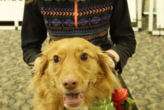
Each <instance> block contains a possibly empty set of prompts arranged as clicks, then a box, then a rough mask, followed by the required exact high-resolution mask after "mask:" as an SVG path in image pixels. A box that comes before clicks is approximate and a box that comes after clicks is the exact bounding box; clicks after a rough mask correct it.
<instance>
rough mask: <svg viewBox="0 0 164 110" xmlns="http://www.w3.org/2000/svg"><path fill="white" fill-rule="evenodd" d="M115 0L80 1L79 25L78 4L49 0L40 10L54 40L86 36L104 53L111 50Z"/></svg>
mask: <svg viewBox="0 0 164 110" xmlns="http://www.w3.org/2000/svg"><path fill="white" fill-rule="evenodd" d="M113 2H114V0H86V1H83V0H80V1H79V2H78V17H77V26H75V18H74V14H75V9H74V7H75V3H74V2H71V0H65V1H57V0H49V1H45V2H43V4H41V7H40V11H41V14H42V15H43V16H44V21H45V25H46V28H47V31H48V33H49V35H50V38H51V39H52V40H59V39H62V38H71V37H82V38H84V39H86V40H89V41H90V42H91V43H93V44H95V45H98V46H100V47H102V48H103V49H104V50H106V49H108V48H110V47H111V45H112V43H111V40H110V39H109V37H108V29H109V26H110V17H111V15H112V11H113V8H114V7H113Z"/></svg>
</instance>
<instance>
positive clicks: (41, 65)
mask: <svg viewBox="0 0 164 110" xmlns="http://www.w3.org/2000/svg"><path fill="white" fill-rule="evenodd" d="M47 66H48V59H47V56H46V55H44V54H41V55H40V56H39V57H38V58H37V59H36V60H35V62H34V67H33V68H32V70H31V71H32V73H33V78H32V81H31V83H30V85H29V88H28V89H29V91H31V90H33V89H34V88H36V87H37V85H38V83H39V81H40V80H41V77H42V76H43V75H44V74H45V71H46V68H47Z"/></svg>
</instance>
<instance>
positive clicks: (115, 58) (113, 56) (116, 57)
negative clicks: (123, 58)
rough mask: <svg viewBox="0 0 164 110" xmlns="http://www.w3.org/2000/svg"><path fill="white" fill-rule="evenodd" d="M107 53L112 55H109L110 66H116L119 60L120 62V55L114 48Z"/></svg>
mask: <svg viewBox="0 0 164 110" xmlns="http://www.w3.org/2000/svg"><path fill="white" fill-rule="evenodd" d="M106 53H107V54H108V55H109V56H110V57H109V66H110V67H111V68H115V66H116V64H117V62H119V60H120V57H119V55H118V54H117V53H116V52H115V51H114V50H107V51H106Z"/></svg>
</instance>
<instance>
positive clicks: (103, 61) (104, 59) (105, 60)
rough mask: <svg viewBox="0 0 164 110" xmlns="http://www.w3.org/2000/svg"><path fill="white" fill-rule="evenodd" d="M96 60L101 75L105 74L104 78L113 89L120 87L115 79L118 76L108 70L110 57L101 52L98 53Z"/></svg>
mask: <svg viewBox="0 0 164 110" xmlns="http://www.w3.org/2000/svg"><path fill="white" fill-rule="evenodd" d="M98 59H99V64H100V67H101V69H102V71H103V73H104V74H105V76H106V78H108V79H109V81H110V82H111V83H110V84H112V85H114V89H117V88H119V87H121V84H120V81H119V80H118V78H117V77H118V76H116V75H115V74H114V73H113V72H112V70H111V68H110V63H109V60H110V57H109V56H108V55H107V54H105V53H102V52H101V53H98Z"/></svg>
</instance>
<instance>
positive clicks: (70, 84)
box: [63, 76, 78, 90]
mask: <svg viewBox="0 0 164 110" xmlns="http://www.w3.org/2000/svg"><path fill="white" fill-rule="evenodd" d="M77 85H78V79H77V78H76V77H73V76H71V77H65V78H64V80H63V86H64V88H66V89H68V90H73V89H75V88H76V87H77Z"/></svg>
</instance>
